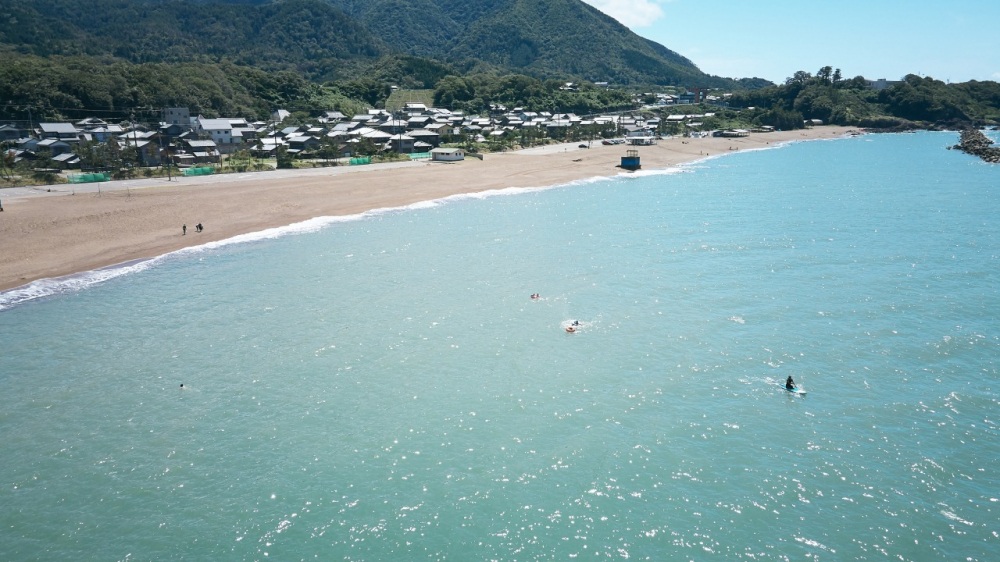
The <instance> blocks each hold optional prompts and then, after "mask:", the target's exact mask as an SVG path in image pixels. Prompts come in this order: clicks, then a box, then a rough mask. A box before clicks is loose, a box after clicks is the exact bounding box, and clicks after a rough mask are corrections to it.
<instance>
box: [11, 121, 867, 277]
mask: <svg viewBox="0 0 1000 562" xmlns="http://www.w3.org/2000/svg"><path fill="white" fill-rule="evenodd" d="M849 130H850V129H848V128H846V127H832V126H827V127H816V128H813V129H808V130H804V131H787V132H773V133H759V134H751V135H750V136H749V137H744V138H702V139H689V138H672V139H667V140H661V141H659V143H658V144H656V145H654V146H643V147H628V146H625V145H612V146H606V145H601V144H600V143H592V145H591V148H588V149H582V148H579V147H578V146H577V143H573V144H569V145H553V146H547V147H542V148H533V149H528V150H523V151H517V152H510V153H503V154H486V155H485V156H484V158H483V160H479V159H477V158H467V159H466V160H465V161H463V162H456V163H432V162H406V163H394V164H376V165H369V166H341V167H331V168H315V169H306V170H276V171H272V172H258V173H250V174H224V175H218V176H204V177H183V178H173V181H168V180H167V179H166V178H159V179H144V180H127V181H120V182H108V183H102V184H83V185H79V184H78V185H56V186H49V187H43V188H11V189H0V202H2V204H3V212H0V240H3V241H4V245H3V250H2V252H0V291H3V290H8V289H12V288H14V287H18V286H21V285H25V284H27V283H30V282H32V281H35V280H37V279H43V278H50V277H59V276H63V275H69V274H72V273H77V272H81V271H88V270H92V269H96V268H100V267H105V266H109V265H114V264H118V263H122V262H127V261H132V260H136V259H143V258H151V257H155V256H158V255H162V254H165V253H168V252H171V251H174V250H178V249H181V248H183V247H186V246H193V245H198V244H203V243H206V242H210V241H214V240H223V239H226V238H230V237H233V236H236V235H239V234H245V233H249V232H256V231H260V230H264V229H267V228H272V227H279V226H285V225H289V224H293V223H296V222H300V221H304V220H307V219H310V218H314V217H319V216H336V215H352V214H357V213H361V212H364V211H368V210H372V209H379V208H387V207H400V206H405V205H409V204H412V203H416V202H420V201H429V200H434V199H440V198H442V197H447V196H449V195H454V194H462V193H472V192H482V191H488V190H494V189H503V188H508V187H542V186H550V185H558V184H563V183H567V182H570V181H573V180H578V179H584V178H590V177H597V176H614V175H617V174H620V173H624V171H623V170H622V169H620V168H618V167H617V165H618V164H619V163H620V161H621V157H622V156H624V155H625V153H626V150H628V149H630V148H636V149H637V150H638V151H639V156H640V158H641V159H642V168H643V169H644V170H649V169H664V168H669V167H671V166H675V165H678V164H682V163H686V162H692V161H696V160H699V159H702V158H705V157H706V156H716V155H719V154H727V153H730V152H733V151H736V150H750V149H755V148H764V147H767V146H769V145H774V144H779V143H783V142H790V141H801V140H812V139H820V138H837V137H841V136H844V135H846V134H847V133H848V131H849ZM198 223H201V224H203V225H204V231H203V232H196V231H195V225H196V224H198ZM185 224H186V225H187V233H186V234H183V233H182V225H185Z"/></svg>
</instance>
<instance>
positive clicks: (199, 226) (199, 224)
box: [194, 223, 205, 232]
mask: <svg viewBox="0 0 1000 562" xmlns="http://www.w3.org/2000/svg"><path fill="white" fill-rule="evenodd" d="M194 229H195V230H197V231H198V232H201V231H202V230H205V228H204V227H203V226H201V223H198V224H196V225H194Z"/></svg>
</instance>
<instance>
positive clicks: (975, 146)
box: [951, 129, 1000, 164]
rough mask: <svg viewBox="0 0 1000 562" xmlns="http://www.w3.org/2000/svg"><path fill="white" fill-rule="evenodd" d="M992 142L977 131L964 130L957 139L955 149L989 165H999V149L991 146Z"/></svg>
mask: <svg viewBox="0 0 1000 562" xmlns="http://www.w3.org/2000/svg"><path fill="white" fill-rule="evenodd" d="M992 144H993V141H991V140H990V139H989V137H987V136H986V135H985V134H983V132H982V131H980V130H979V129H965V130H963V131H962V134H961V136H960V137H959V141H958V144H956V145H955V146H953V147H951V148H957V149H958V150H961V151H962V152H964V153H966V154H971V155H973V156H978V157H980V158H982V159H983V160H985V161H986V162H989V163H991V164H1000V148H996V147H993V146H991V145H992Z"/></svg>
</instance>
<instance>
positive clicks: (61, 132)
mask: <svg viewBox="0 0 1000 562" xmlns="http://www.w3.org/2000/svg"><path fill="white" fill-rule="evenodd" d="M38 130H39V137H41V138H43V139H59V140H64V141H74V142H75V141H76V140H77V135H78V134H79V133H80V131H79V130H78V129H77V128H76V127H75V126H74V125H73V124H72V123H39V124H38Z"/></svg>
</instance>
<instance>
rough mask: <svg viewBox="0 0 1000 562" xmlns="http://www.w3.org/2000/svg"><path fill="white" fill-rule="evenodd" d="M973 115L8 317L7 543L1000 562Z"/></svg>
mask: <svg viewBox="0 0 1000 562" xmlns="http://www.w3.org/2000/svg"><path fill="white" fill-rule="evenodd" d="M956 138H957V135H954V134H931V133H926V134H918V135H899V136H868V137H861V138H856V139H846V140H838V141H831V142H814V143H804V144H799V145H793V146H791V147H786V148H783V149H780V150H771V151H764V152H759V153H755V154H738V155H731V156H728V157H726V158H721V159H717V160H712V161H708V162H705V163H702V164H700V165H696V166H693V167H691V168H689V169H688V170H687V173H674V174H663V175H655V174H650V175H645V176H643V177H635V178H628V179H614V180H608V181H604V182H597V183H589V184H583V185H576V186H571V187H566V188H560V189H553V190H542V191H528V192H522V193H519V194H514V195H513V196H505V197H492V198H485V199H483V198H467V199H459V200H452V201H449V202H446V203H444V204H440V205H422V206H421V208H418V209H410V210H400V211H397V212H392V213H383V214H374V215H372V216H369V217H366V218H361V219H360V220H356V221H349V222H341V223H335V224H331V225H329V226H327V227H326V228H324V229H322V230H321V231H319V232H314V233H308V234H302V235H298V236H285V237H280V238H276V239H264V240H258V241H250V242H247V243H243V244H238V245H229V246H225V247H220V248H207V249H204V250H202V251H198V252H190V253H181V254H179V255H175V256H170V257H167V258H165V259H162V260H160V261H159V262H157V263H155V264H153V266H152V267H150V268H149V269H146V270H145V271H141V272H137V273H134V274H130V275H126V276H123V277H120V278H117V279H113V280H111V281H106V282H104V283H102V284H99V285H96V286H93V287H90V288H89V289H86V290H83V291H77V292H71V293H68V294H63V295H60V296H56V297H52V298H48V299H43V300H35V301H32V302H29V303H26V304H22V305H19V306H14V307H11V308H9V309H8V310H4V311H2V312H0V341H3V342H4V346H5V352H4V354H3V355H2V356H0V384H2V385H3V391H4V395H5V399H6V400H5V407H4V408H3V409H2V413H0V438H2V439H3V444H4V445H3V451H4V454H3V457H2V460H0V475H2V476H3V482H2V483H3V489H2V491H0V504H2V505H3V509H2V511H0V523H2V525H0V558H3V559H10V560H15V559H80V558H92V559H107V560H113V559H118V560H125V559H142V560H145V559H263V558H267V557H269V558H272V559H277V560H291V559H306V558H310V559H312V558H315V559H321V560H322V559H343V560H419V559H426V560H443V559H451V560H537V559H556V560H565V559H603V558H611V559H624V558H630V559H639V560H647V559H648V560H665V559H691V560H703V559H718V560H734V559H743V560H785V559H803V558H809V559H813V560H885V559H892V560H995V559H997V556H998V553H1000V543H998V540H1000V539H998V536H997V533H998V530H1000V517H998V514H1000V511H998V510H1000V504H998V499H997V498H998V497H1000V492H997V490H998V489H1000V487H998V484H1000V478H998V475H997V468H996V459H997V458H998V457H1000V443H998V439H997V437H998V436H997V419H996V415H997V406H998V404H997V397H998V393H997V388H996V384H997V365H996V361H997V357H998V340H997V338H998V329H997V328H998V319H997V316H996V315H997V311H998V310H1000V298H998V287H1000V284H998V274H997V271H998V267H997V266H998V263H997V261H998V260H997V256H998V252H1000V243H998V228H997V223H996V217H997V211H998V204H997V185H1000V182H997V180H996V178H997V173H998V172H997V169H996V168H995V167H989V166H986V165H983V164H981V163H979V162H976V161H974V160H973V159H971V158H969V157H966V156H964V155H960V154H958V153H955V152H949V151H946V150H944V147H945V146H947V145H949V144H953V143H954V142H956V140H955V139H956ZM265 238H266V237H265ZM535 292H538V293H541V295H542V298H541V299H540V300H538V301H532V300H531V299H529V298H528V295H529V294H531V293H535ZM574 319H579V320H581V321H582V322H583V328H582V329H581V330H580V332H579V333H576V334H567V333H566V332H565V331H564V330H563V329H562V327H563V326H564V325H566V324H568V323H569V322H570V321H572V320H574ZM789 374H791V375H792V376H794V377H795V378H796V380H798V381H799V382H800V383H802V384H803V385H804V386H805V387H806V388H807V389H808V390H809V394H808V396H807V397H805V398H801V397H795V396H791V395H788V394H786V393H785V392H784V391H782V390H781V389H780V388H779V386H778V385H779V384H780V382H781V381H783V380H784V378H785V377H786V376H788V375H789ZM181 383H184V386H185V389H184V390H181V389H180V388H179V387H180V384H181Z"/></svg>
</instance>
